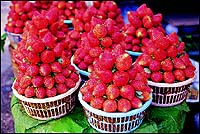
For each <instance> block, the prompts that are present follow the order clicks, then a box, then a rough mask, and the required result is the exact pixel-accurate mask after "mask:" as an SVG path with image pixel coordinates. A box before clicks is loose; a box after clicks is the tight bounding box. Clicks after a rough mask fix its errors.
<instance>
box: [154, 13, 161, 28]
mask: <svg viewBox="0 0 200 134" xmlns="http://www.w3.org/2000/svg"><path fill="white" fill-rule="evenodd" d="M152 21H153V24H154V26H155V25H159V24H160V23H161V21H162V14H161V13H157V14H155V15H153V16H152Z"/></svg>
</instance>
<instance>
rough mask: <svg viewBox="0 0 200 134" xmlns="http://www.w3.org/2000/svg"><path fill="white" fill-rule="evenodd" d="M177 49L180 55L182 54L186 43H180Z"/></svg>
mask: <svg viewBox="0 0 200 134" xmlns="http://www.w3.org/2000/svg"><path fill="white" fill-rule="evenodd" d="M177 49H178V52H179V53H182V52H183V51H184V49H185V42H180V43H179V45H178V47H177Z"/></svg>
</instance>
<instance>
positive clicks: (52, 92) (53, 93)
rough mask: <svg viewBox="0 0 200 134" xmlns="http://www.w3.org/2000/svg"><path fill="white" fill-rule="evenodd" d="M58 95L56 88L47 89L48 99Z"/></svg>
mask: <svg viewBox="0 0 200 134" xmlns="http://www.w3.org/2000/svg"><path fill="white" fill-rule="evenodd" d="M56 94H57V90H56V88H55V87H53V88H51V89H48V88H47V89H46V95H47V96H48V97H54V96H56Z"/></svg>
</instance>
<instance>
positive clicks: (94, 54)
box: [89, 47, 102, 58]
mask: <svg viewBox="0 0 200 134" xmlns="http://www.w3.org/2000/svg"><path fill="white" fill-rule="evenodd" d="M101 52H102V50H101V48H99V47H94V48H91V49H90V51H89V55H90V56H91V57H93V58H98V57H99V55H100V54H101Z"/></svg>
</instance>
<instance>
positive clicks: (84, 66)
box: [78, 61, 88, 70]
mask: <svg viewBox="0 0 200 134" xmlns="http://www.w3.org/2000/svg"><path fill="white" fill-rule="evenodd" d="M87 67H88V65H87V64H86V63H85V62H84V61H81V62H80V63H79V64H78V68H79V69H81V70H87Z"/></svg>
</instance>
